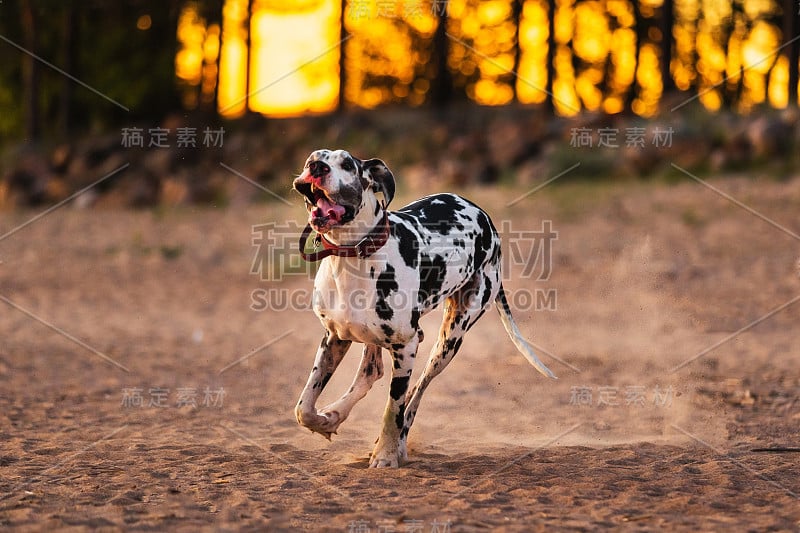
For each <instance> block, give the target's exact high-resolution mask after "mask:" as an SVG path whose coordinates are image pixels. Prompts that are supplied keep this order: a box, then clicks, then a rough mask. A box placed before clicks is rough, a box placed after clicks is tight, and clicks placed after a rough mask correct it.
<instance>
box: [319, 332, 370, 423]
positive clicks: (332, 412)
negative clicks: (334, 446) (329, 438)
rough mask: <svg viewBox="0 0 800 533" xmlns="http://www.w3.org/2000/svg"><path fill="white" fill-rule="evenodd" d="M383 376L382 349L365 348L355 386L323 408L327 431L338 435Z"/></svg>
mask: <svg viewBox="0 0 800 533" xmlns="http://www.w3.org/2000/svg"><path fill="white" fill-rule="evenodd" d="M382 376H383V360H382V359H381V348H380V346H376V345H374V344H367V345H365V346H364V354H363V355H362V356H361V364H360V365H359V367H358V371H357V372H356V376H355V378H353V384H352V385H351V387H350V389H349V390H348V391H347V392H346V393H345V394H344V395H343V396H342V397H341V398H339V399H338V400H336V401H335V402H333V403H332V404H330V405H328V406H327V407H325V408H323V409H322V411H320V414H321V415H322V416H324V417H325V418H326V419H327V421H328V423H327V424H326V425H325V426H324V429H325V430H326V431H330V432H331V433H336V430H337V429H338V428H339V425H340V424H341V423H342V422H344V421H345V419H346V418H347V417H348V416H349V415H350V411H351V410H352V409H353V407H354V406H355V405H356V403H358V402H359V401H360V400H361V399H362V398H364V396H366V395H367V393H368V392H369V390H370V389H371V388H372V384H373V383H375V382H376V381H377V380H379V379H380V378H381V377H382Z"/></svg>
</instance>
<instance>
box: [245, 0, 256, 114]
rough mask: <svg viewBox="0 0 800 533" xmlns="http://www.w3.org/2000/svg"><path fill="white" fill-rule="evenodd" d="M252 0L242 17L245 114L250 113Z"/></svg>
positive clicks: (249, 1) (249, 0)
mask: <svg viewBox="0 0 800 533" xmlns="http://www.w3.org/2000/svg"><path fill="white" fill-rule="evenodd" d="M253 1H254V0H248V1H247V16H246V17H245V19H244V23H245V25H246V26H245V38H244V49H245V50H246V53H245V75H244V97H245V100H244V115H245V116H247V115H249V114H250V61H251V58H252V55H253V52H252V50H251V48H252V46H253V42H252V39H251V38H250V32H251V30H252V18H253Z"/></svg>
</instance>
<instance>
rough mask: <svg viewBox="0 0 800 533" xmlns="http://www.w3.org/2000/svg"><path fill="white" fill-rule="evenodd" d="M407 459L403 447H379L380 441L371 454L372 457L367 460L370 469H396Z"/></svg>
mask: <svg viewBox="0 0 800 533" xmlns="http://www.w3.org/2000/svg"><path fill="white" fill-rule="evenodd" d="M407 460H408V458H407V457H406V451H405V447H404V446H403V447H402V448H400V447H397V446H381V443H380V441H378V445H377V446H376V447H375V450H374V451H373V452H372V457H371V458H370V460H369V467H370V468H398V467H399V466H401V465H402V464H404V463H405V462H406V461H407Z"/></svg>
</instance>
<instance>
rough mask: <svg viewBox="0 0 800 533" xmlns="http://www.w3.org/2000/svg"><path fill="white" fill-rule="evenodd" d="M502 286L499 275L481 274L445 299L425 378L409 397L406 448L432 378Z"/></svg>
mask: <svg viewBox="0 0 800 533" xmlns="http://www.w3.org/2000/svg"><path fill="white" fill-rule="evenodd" d="M499 286H500V281H499V273H498V272H496V271H489V272H486V273H484V272H479V273H476V274H475V276H474V277H473V278H472V280H471V282H470V283H468V284H467V285H465V286H464V287H463V288H462V289H460V290H459V291H458V292H456V293H455V294H453V295H452V296H450V297H449V298H447V299H446V300H445V303H444V319H443V320H442V327H441V328H440V329H439V337H438V338H437V339H436V344H435V345H434V346H433V348H432V349H431V354H430V357H429V358H428V362H427V364H426V365H425V369H424V370H423V372H422V375H421V376H420V378H419V380H418V381H417V383H416V384H415V385H414V388H413V389H412V390H411V392H410V393H409V395H408V403H407V405H406V413H405V423H404V425H403V429H402V431H401V438H402V440H403V445H404V446H405V440H406V439H407V438H408V432H409V430H410V429H411V424H413V423H414V417H415V416H416V414H417V409H419V404H420V401H421V400H422V394H423V393H424V392H425V389H427V387H428V385H430V383H431V381H432V380H433V378H435V377H436V376H438V375H439V374H440V373H441V372H442V371H443V370H444V369H445V367H447V365H448V364H449V363H450V361H452V360H453V358H454V357H455V355H456V353H458V349H459V348H460V347H461V342H462V341H463V339H464V334H465V333H466V332H467V331H468V330H469V329H470V328H471V327H472V326H473V325H474V324H475V322H477V321H478V319H479V318H480V317H481V315H483V313H484V312H485V311H486V309H487V308H488V306H489V305H490V304H491V303H492V302H494V299H495V296H496V294H497V290H498V288H499Z"/></svg>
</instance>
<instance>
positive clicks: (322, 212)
mask: <svg viewBox="0 0 800 533" xmlns="http://www.w3.org/2000/svg"><path fill="white" fill-rule="evenodd" d="M317 210H318V213H316V214H317V215H318V216H324V217H328V218H330V219H333V220H336V221H338V220H341V218H342V215H344V207H342V206H341V205H337V204H334V203H333V202H331V201H329V200H328V199H327V198H325V197H324V196H323V197H322V198H320V199H319V200H317Z"/></svg>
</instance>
